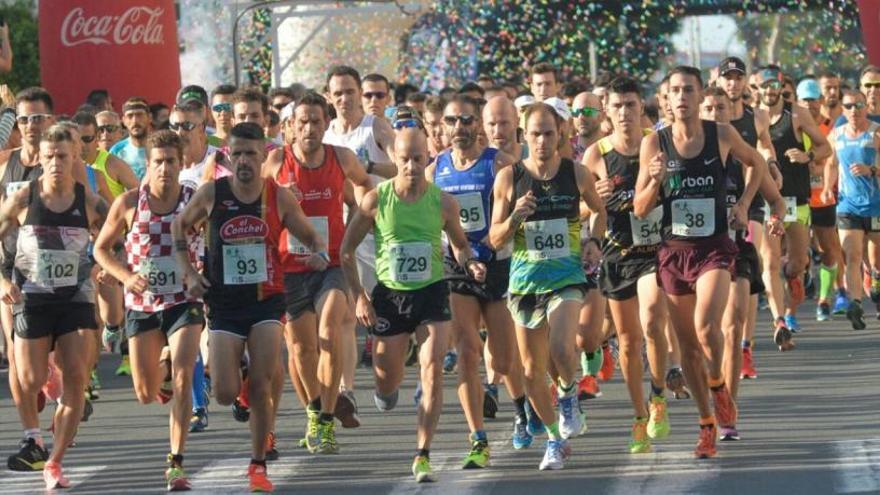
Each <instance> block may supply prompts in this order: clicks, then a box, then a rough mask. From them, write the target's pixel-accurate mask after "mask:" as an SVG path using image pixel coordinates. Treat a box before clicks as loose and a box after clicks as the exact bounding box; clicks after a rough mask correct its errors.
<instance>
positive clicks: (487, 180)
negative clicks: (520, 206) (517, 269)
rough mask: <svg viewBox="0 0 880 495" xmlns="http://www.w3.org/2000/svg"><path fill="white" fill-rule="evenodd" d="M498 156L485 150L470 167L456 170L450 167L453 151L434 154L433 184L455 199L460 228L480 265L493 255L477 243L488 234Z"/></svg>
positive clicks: (489, 149) (487, 149) (494, 150)
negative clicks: (435, 156)
mask: <svg viewBox="0 0 880 495" xmlns="http://www.w3.org/2000/svg"><path fill="white" fill-rule="evenodd" d="M497 154H498V150H496V149H495V148H486V149H485V150H483V154H482V155H480V158H479V159H477V161H476V162H474V164H473V165H472V166H471V167H470V168H468V169H467V170H458V169H456V168H455V166H454V165H453V164H452V150H446V151H444V152H442V153H440V154H439V155H437V166H436V167H435V168H434V184H436V185H437V187H439V188H440V189H442V190H443V191H445V192H448V193H450V194H452V195H454V196H455V199H456V200H458V206H459V212H458V216H459V219H460V220H461V227H462V229H463V230H464V232H465V234H466V235H467V238H468V241H469V242H470V244H471V250H472V251H473V252H474V255H475V256H477V258H478V259H479V260H480V261H483V262H487V261H491V260H492V259H493V258H494V256H495V253H494V252H493V251H492V249H490V248H489V246H487V245H485V244H483V243H482V242H480V241H482V240H483V239H485V238H486V236H487V235H489V225H490V224H491V218H492V213H491V211H492V186H493V184H494V183H495V155H497Z"/></svg>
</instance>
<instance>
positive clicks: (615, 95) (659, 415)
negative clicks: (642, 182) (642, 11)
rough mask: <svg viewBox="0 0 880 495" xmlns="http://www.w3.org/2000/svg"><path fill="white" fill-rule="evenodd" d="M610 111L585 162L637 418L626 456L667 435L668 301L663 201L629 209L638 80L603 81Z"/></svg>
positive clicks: (603, 276) (635, 164)
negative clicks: (602, 218) (606, 129)
mask: <svg viewBox="0 0 880 495" xmlns="http://www.w3.org/2000/svg"><path fill="white" fill-rule="evenodd" d="M606 108H607V111H608V116H609V117H610V118H611V122H612V124H614V132H612V134H611V135H610V136H607V137H605V138H602V139H601V140H599V141H598V142H597V143H596V144H593V145H591V146H590V147H589V148H587V152H586V154H585V156H584V165H585V166H586V167H587V169H588V170H589V171H590V172H591V173H592V174H593V176H594V177H595V179H596V190H597V192H598V193H599V195H600V197H602V199H603V200H604V201H605V206H606V208H607V210H608V221H607V222H608V227H607V230H606V232H605V242H604V245H603V249H602V257H603V261H602V264H601V269H600V277H599V280H600V286H601V288H602V293H603V295H604V296H605V297H607V298H608V306H609V309H610V312H611V317H612V320H613V321H614V327H615V328H616V329H617V337H618V342H619V343H620V370H621V371H622V372H623V378H624V381H625V382H626V384H627V390H628V392H629V396H630V401H631V402H632V406H633V411H634V413H635V419H634V420H633V427H632V438H631V440H630V443H629V451H630V453H631V454H643V453H647V452H650V451H651V439H659V438H665V437H666V436H668V435H669V430H670V427H669V418H668V415H667V412H666V398H665V397H664V396H663V388H664V385H665V375H666V354H667V344H666V336H665V333H664V330H665V326H666V300H665V298H664V296H663V295H662V292H661V290H660V287H659V286H658V284H657V275H656V267H657V263H656V256H657V249H658V247H659V245H660V221H661V219H662V216H663V207H662V205H660V204H657V205H656V206H654V207H653V208H652V209H651V211H650V213H649V214H648V215H647V216H646V217H644V218H637V217H636V216H634V215H633V213H632V198H633V194H634V190H635V186H636V177H637V176H638V170H639V147H640V146H639V145H640V143H641V141H642V136H643V135H644V134H645V131H644V130H643V129H642V128H641V126H640V118H641V115H642V94H641V90H640V89H639V86H638V83H636V81H634V80H632V79H629V78H616V79H614V80H612V81H611V83H610V84H609V85H608V104H607V107H606ZM644 345H647V358H648V365H649V366H650V371H651V393H650V395H649V404H650V411H649V410H648V406H646V404H645V396H644V392H643V391H642V387H643V385H642V373H643V370H644V369H645V363H644V362H643V360H642V347H643V346H644Z"/></svg>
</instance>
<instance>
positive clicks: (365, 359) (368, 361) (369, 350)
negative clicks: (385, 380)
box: [361, 335, 373, 368]
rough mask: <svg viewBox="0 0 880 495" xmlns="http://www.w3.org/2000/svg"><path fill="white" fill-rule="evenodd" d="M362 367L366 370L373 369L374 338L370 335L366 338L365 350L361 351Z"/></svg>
mask: <svg viewBox="0 0 880 495" xmlns="http://www.w3.org/2000/svg"><path fill="white" fill-rule="evenodd" d="M361 366H362V367H364V368H372V367H373V337H372V336H370V335H367V336H366V337H365V338H364V350H363V351H361Z"/></svg>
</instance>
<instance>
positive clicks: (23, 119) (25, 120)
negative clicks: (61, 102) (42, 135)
mask: <svg viewBox="0 0 880 495" xmlns="http://www.w3.org/2000/svg"><path fill="white" fill-rule="evenodd" d="M49 117H51V115H49V114H48V113H33V114H31V115H19V116H18V117H16V118H15V120H16V121H17V122H18V125H27V124H31V125H39V124H42V123H43V122H45V121H46V119H48V118H49Z"/></svg>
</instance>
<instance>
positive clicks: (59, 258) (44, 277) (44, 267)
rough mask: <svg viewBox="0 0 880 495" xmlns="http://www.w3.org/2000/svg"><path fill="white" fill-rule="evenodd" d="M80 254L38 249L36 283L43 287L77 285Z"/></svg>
mask: <svg viewBox="0 0 880 495" xmlns="http://www.w3.org/2000/svg"><path fill="white" fill-rule="evenodd" d="M78 271H79V253H77V252H75V251H64V250H61V249H38V250H37V269H36V272H35V273H34V276H35V279H36V280H34V282H35V283H36V284H37V285H41V286H43V287H53V288H54V287H70V286H73V285H76V282H77V280H76V279H77V273H78Z"/></svg>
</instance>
